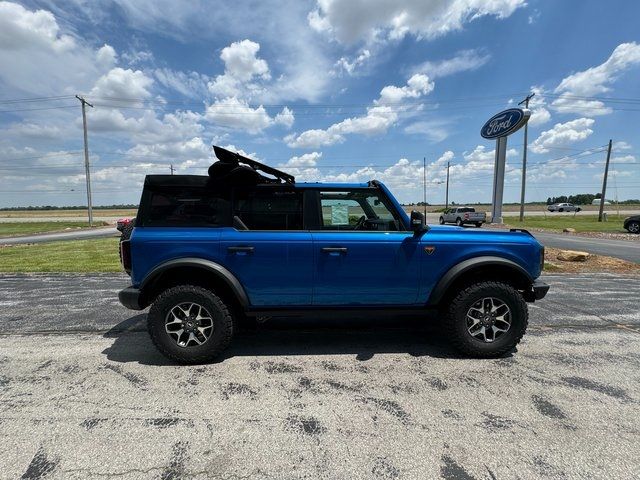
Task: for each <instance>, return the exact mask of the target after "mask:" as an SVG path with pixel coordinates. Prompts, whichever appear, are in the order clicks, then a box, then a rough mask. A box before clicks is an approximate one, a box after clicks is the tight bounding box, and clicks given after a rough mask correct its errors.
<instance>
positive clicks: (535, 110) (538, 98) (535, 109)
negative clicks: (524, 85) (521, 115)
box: [529, 86, 551, 127]
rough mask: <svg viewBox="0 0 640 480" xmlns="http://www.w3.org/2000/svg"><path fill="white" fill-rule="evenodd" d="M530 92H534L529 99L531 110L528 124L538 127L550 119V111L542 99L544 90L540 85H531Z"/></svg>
mask: <svg viewBox="0 0 640 480" xmlns="http://www.w3.org/2000/svg"><path fill="white" fill-rule="evenodd" d="M531 92H533V93H535V96H534V97H533V98H532V99H531V100H529V110H531V118H529V126H531V127H538V126H540V125H544V124H545V123H547V122H548V121H549V120H551V113H550V112H549V110H548V109H547V103H546V102H545V100H544V93H545V92H544V90H543V89H542V87H535V86H534V87H531Z"/></svg>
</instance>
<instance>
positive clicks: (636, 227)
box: [629, 222, 640, 233]
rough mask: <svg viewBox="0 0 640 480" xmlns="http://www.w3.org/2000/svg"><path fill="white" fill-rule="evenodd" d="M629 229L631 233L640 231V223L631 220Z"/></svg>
mask: <svg viewBox="0 0 640 480" xmlns="http://www.w3.org/2000/svg"><path fill="white" fill-rule="evenodd" d="M629 231H630V232H631V233H638V232H640V223H638V222H631V223H629Z"/></svg>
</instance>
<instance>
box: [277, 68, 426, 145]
mask: <svg viewBox="0 0 640 480" xmlns="http://www.w3.org/2000/svg"><path fill="white" fill-rule="evenodd" d="M433 88H434V84H433V82H432V81H430V80H429V77H427V76H426V75H423V74H416V75H413V76H412V77H411V78H410V79H409V80H408V81H407V84H406V85H404V86H402V87H397V86H394V85H388V86H386V87H384V88H383V89H382V90H381V91H380V97H379V98H378V99H377V100H376V101H375V102H374V105H373V106H371V107H369V108H367V113H366V115H363V116H360V117H353V118H347V119H345V120H343V121H341V122H339V123H335V124H333V125H331V126H330V127H329V128H327V129H326V130H321V129H312V130H307V131H305V132H302V133H301V134H300V135H289V136H287V137H285V142H286V143H287V145H288V146H289V147H291V148H318V147H320V146H323V145H333V144H335V143H341V142H343V141H344V140H345V135H348V134H360V135H369V136H371V135H380V134H383V133H385V132H386V131H387V130H388V129H389V127H391V126H392V125H394V124H395V123H396V122H397V121H398V119H399V118H400V114H401V113H403V112H408V111H410V110H411V109H412V108H413V109H415V108H419V105H414V106H412V105H410V104H407V105H402V104H401V102H402V101H404V100H407V99H417V98H420V97H422V96H424V95H427V94H429V93H431V91H433Z"/></svg>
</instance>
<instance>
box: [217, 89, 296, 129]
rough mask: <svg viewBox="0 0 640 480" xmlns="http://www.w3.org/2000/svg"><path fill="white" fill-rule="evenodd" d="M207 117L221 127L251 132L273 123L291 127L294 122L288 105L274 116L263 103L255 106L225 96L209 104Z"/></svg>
mask: <svg viewBox="0 0 640 480" xmlns="http://www.w3.org/2000/svg"><path fill="white" fill-rule="evenodd" d="M205 119H206V120H207V121H209V122H212V123H214V124H215V125H218V126H221V127H226V128H232V129H237V130H244V131H246V132H248V133H251V134H256V133H260V132H261V131H262V130H264V129H265V128H267V127H270V126H272V125H284V126H285V127H287V128H289V127H291V125H293V122H294V116H293V112H292V111H291V110H289V109H288V108H287V107H285V108H283V109H282V111H281V112H280V113H278V114H277V115H276V116H275V117H273V118H272V117H271V116H269V113H267V111H266V109H265V108H264V107H263V106H262V105H260V106H258V107H256V108H253V107H251V106H250V105H249V104H248V103H247V102H246V101H245V100H241V99H239V98H237V97H228V98H223V99H222V100H216V101H215V102H213V103H212V104H210V105H208V106H207V109H206V113H205Z"/></svg>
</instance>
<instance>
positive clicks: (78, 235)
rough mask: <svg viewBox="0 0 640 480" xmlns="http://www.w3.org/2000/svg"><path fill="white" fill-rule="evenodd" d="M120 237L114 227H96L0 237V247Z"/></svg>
mask: <svg viewBox="0 0 640 480" xmlns="http://www.w3.org/2000/svg"><path fill="white" fill-rule="evenodd" d="M115 235H120V232H118V230H117V229H116V227H114V226H111V227H97V228H91V229H89V228H87V229H81V230H71V231H68V232H55V233H39V234H36V235H26V236H19V237H0V245H19V244H24V243H45V242H58V241H62V240H86V239H89V238H100V237H110V236H115Z"/></svg>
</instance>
